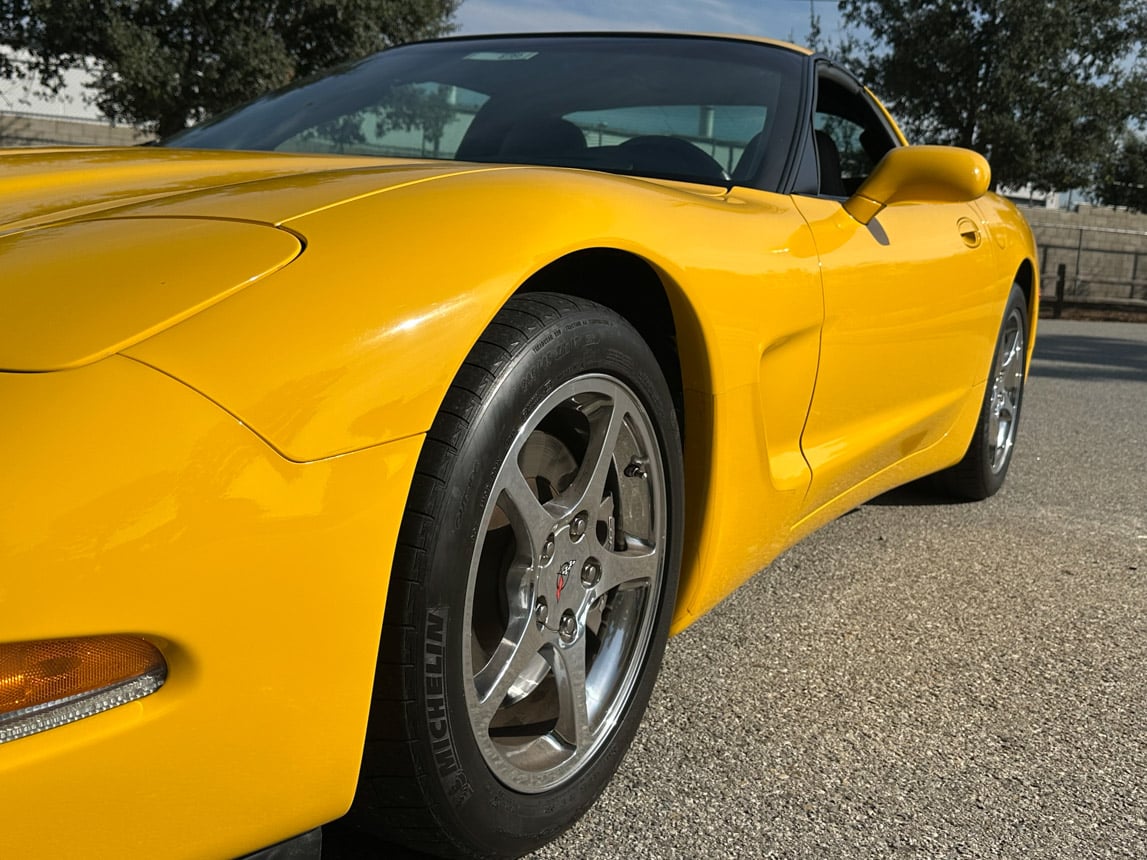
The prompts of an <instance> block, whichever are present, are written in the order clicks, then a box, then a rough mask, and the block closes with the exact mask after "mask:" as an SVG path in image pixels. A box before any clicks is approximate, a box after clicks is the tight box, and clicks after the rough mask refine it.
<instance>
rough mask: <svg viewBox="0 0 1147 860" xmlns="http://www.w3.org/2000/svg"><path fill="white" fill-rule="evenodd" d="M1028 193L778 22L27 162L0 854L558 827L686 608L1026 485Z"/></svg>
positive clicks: (457, 43) (590, 52) (11, 204)
mask: <svg viewBox="0 0 1147 860" xmlns="http://www.w3.org/2000/svg"><path fill="white" fill-rule="evenodd" d="M989 184H990V178H989V169H988V165H987V163H986V162H985V160H984V159H983V158H982V157H981V156H979V155H977V154H976V153H973V152H969V151H966V150H960V149H953V148H945V147H934V146H919V147H917V146H909V145H908V144H907V142H906V141H905V139H904V136H903V134H902V133H901V132H900V131H899V130H898V128H897V126H896V124H895V123H894V122H893V120H892V119H891V117H890V116H889V114H888V113H887V111H886V110H885V109H884V108H883V107H882V106H881V105H880V104H879V103H878V102H877V101H876V99H875V98H874V97H873V96H872V95H871V94H870V93H869V92H868V91H867V90H866V89H865V88H864V87H863V86H862V85H861V84H859V83H858V82H857V81H856V80H855V79H854V78H853V77H851V76H850V75H849V74H848V73H846V72H845V71H843V70H842V69H840V68H839V67H838V66H836V65H834V64H833V63H832V62H831V61H829V60H828V59H826V58H824V57H823V56H820V55H816V54H811V53H809V52H807V51H804V50H801V49H798V48H795V47H793V46H790V45H784V44H780V43H775V42H768V41H764V40H759V39H752V38H747V37H710V36H678V35H632V34H613V35H602V34H582V35H544V36H516V37H482V38H456V39H446V40H441V41H434V42H426V43H419V44H412V45H407V46H403V47H399V48H395V49H392V50H388V51H384V52H383V53H381V54H378V55H375V56H373V57H369V58H367V59H364V60H361V61H359V62H357V63H354V64H352V65H349V66H347V67H344V68H340V69H337V70H335V71H333V72H331V73H329V74H328V75H325V76H322V77H319V78H316V79H312V80H307V81H303V82H300V83H298V84H296V85H294V86H292V87H291V88H289V89H286V90H284V91H280V92H277V93H274V94H272V95H269V96H266V97H264V98H260V99H258V100H257V101H254V102H252V103H251V104H249V105H247V106H245V107H242V108H239V109H237V110H235V111H233V112H231V113H228V114H225V115H222V116H219V117H217V118H215V119H213V120H211V121H208V122H206V123H205V124H202V125H200V126H197V127H194V128H191V129H189V130H187V131H186V132H184V133H181V134H179V135H177V136H176V137H174V138H173V139H170V140H166V141H163V142H162V143H161V144H160V145H158V146H146V147H138V148H132V149H114V150H113V149H80V150H74V149H70V150H63V149H30V150H12V151H7V152H4V153H3V154H0V191H2V193H0V307H2V309H3V310H2V313H0V414H2V415H3V421H0V450H2V451H3V452H4V453H3V463H4V465H3V471H2V473H0V490H2V492H0V610H2V613H0V617H2V619H3V620H2V625H0V809H3V825H2V826H0V857H5V858H9V857H10V858H24V860H27V858H36V857H52V858H54V857H75V856H82V857H85V858H97V857H115V858H126V857H147V858H155V857H218V858H225V857H236V856H239V855H246V854H249V853H251V852H261V854H262V856H265V857H270V856H291V857H302V856H308V852H310V856H315V855H316V853H317V850H318V845H319V843H320V841H321V831H319V830H318V828H320V827H321V826H322V825H323V824H324V823H326V822H329V821H332V820H333V819H336V818H338V817H340V816H342V815H344V813H346V812H347V811H348V809H350V808H352V804H353V810H352V814H353V815H354V816H355V820H356V821H362V822H365V824H363V826H365V827H369V828H375V829H377V831H378V832H379V833H380V834H382V835H383V837H384V838H385V839H388V840H393V841H397V842H401V843H406V844H408V845H411V846H413V847H415V848H417V849H419V850H421V851H426V852H430V853H434V854H438V855H442V856H447V857H513V856H519V855H521V854H522V853H524V852H527V851H529V850H531V849H533V848H535V847H537V846H538V845H540V844H542V843H543V842H545V841H547V840H549V839H553V838H554V837H555V836H557V835H558V834H560V833H561V831H562V830H563V829H564V828H566V827H568V826H569V825H570V824H571V823H572V822H573V821H574V820H576V819H577V817H578V816H579V815H581V814H582V813H583V812H584V811H585V810H586V808H587V807H588V806H589V805H590V804H591V803H592V802H593V801H594V798H595V797H596V796H597V795H598V794H599V792H600V791H601V790H602V788H603V787H604V785H605V784H606V782H607V781H608V780H609V778H610V776H611V774H612V773H613V772H614V770H615V769H616V768H617V767H618V765H619V763H620V762H621V760H622V757H623V754H624V752H625V750H626V748H627V746H628V745H629V743H630V740H631V739H632V737H633V736H634V733H635V732H636V731H637V729H638V725H639V722H640V720H641V716H642V711H643V709H644V708H645V705H646V702H647V700H648V698H649V696H650V693H651V690H652V687H653V684H654V680H655V677H656V674H657V669H658V664H659V662H660V658H661V654H662V651H663V648H664V645H665V641H666V638H667V636H668V635H669V634H670V633H671V632H676V631H679V630H681V629H683V628H685V627H686V626H687V625H689V624H690V623H692V622H693V621H694V620H696V619H697V618H699V617H700V616H702V615H703V614H704V613H705V612H706V611H707V610H709V609H710V608H712V607H713V606H714V605H716V604H717V603H718V602H719V601H720V600H721V599H722V598H723V597H725V596H726V595H728V594H729V593H730V592H731V591H732V590H733V589H735V588H737V587H738V586H739V585H740V584H741V583H743V582H744V581H745V580H746V579H747V578H748V577H749V576H751V575H752V574H753V573H754V572H755V571H758V570H760V569H761V568H762V567H764V566H766V565H767V564H768V563H769V561H770V560H771V559H773V558H774V557H775V556H776V555H777V554H778V553H779V552H781V551H782V550H783V549H785V548H786V547H788V546H790V545H791V544H793V543H794V542H795V541H797V540H799V539H800V538H801V537H802V536H803V535H806V534H807V533H809V532H810V531H811V530H812V529H815V528H816V527H818V526H819V525H821V524H823V523H825V522H827V521H829V520H831V519H832V518H834V517H836V516H838V515H840V514H842V513H844V512H846V511H848V510H849V509H851V508H853V507H855V506H856V505H858V504H859V503H861V502H863V501H865V500H867V499H869V498H871V497H873V496H875V495H877V494H879V493H882V492H884V491H886V490H888V489H889V488H891V487H893V486H896V485H899V484H903V483H906V482H909V481H914V480H917V479H922V478H925V477H926V476H930V477H928V480H929V481H931V482H932V483H933V485H934V486H935V487H936V488H938V489H939V490H941V491H943V492H946V493H949V494H951V495H953V496H955V497H960V498H965V499H982V498H985V497H987V496H990V495H992V494H993V493H995V492H996V491H997V490H998V489H999V487H1000V485H1001V484H1002V482H1003V481H1004V477H1005V475H1006V473H1007V471H1008V466H1009V463H1010V461H1011V459H1012V454H1013V451H1014V447H1013V445H1014V442H1015V438H1016V428H1017V422H1018V419H1019V413H1020V405H1021V399H1022V393H1023V386H1024V380H1025V376H1026V371H1027V366H1028V361H1029V359H1030V356H1031V348H1032V342H1033V337H1034V334H1035V320H1036V317H1037V302H1038V289H1037V284H1038V277H1037V272H1036V253H1035V248H1034V246H1033V242H1032V238H1031V234H1030V232H1029V231H1028V229H1027V227H1026V225H1025V223H1024V221H1023V219H1022V218H1021V217H1020V216H1019V214H1018V213H1017V212H1016V210H1015V209H1014V208H1013V207H1012V206H1011V205H1010V204H1008V203H1007V202H1006V201H1004V200H1002V199H1001V198H999V197H997V196H995V195H993V194H992V193H990V192H989V191H988V188H989ZM681 706H682V707H685V708H688V707H689V703H688V702H683V703H682V704H681Z"/></svg>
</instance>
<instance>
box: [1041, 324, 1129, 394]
mask: <svg viewBox="0 0 1147 860" xmlns="http://www.w3.org/2000/svg"><path fill="white" fill-rule="evenodd" d="M1031 372H1032V375H1033V376H1050V377H1056V378H1059V379H1079V380H1088V379H1120V380H1126V381H1128V382H1147V342H1144V341H1139V340H1129V339H1127V338H1116V337H1094V336H1090V335H1085V334H1058V333H1057V334H1041V335H1039V336H1038V337H1037V338H1036V342H1035V360H1034V361H1033V362H1032V370H1031Z"/></svg>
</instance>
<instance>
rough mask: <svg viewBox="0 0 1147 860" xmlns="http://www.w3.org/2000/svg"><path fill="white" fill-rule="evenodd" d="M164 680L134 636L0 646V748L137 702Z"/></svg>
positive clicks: (156, 661)
mask: <svg viewBox="0 0 1147 860" xmlns="http://www.w3.org/2000/svg"><path fill="white" fill-rule="evenodd" d="M166 678H167V663H166V662H165V661H164V659H163V655H162V654H160V653H159V649H157V648H156V647H155V646H154V645H152V644H151V643H150V642H148V641H147V640H146V639H141V638H140V637H138V636H85V637H81V638H76V639H48V640H43V641H39V642H4V643H0V744H2V743H6V742H8V741H14V740H16V739H17V738H22V737H26V736H28V735H33V734H36V732H43V731H47V730H48V729H54V728H56V727H57V726H62V725H64V724H65V723H71V722H74V721H76V720H80V719H83V718H84V717H90V716H92V714H98V713H100V712H101V711H106V710H108V709H109V708H114V707H117V706H118V705H125V704H127V703H128V702H133V701H135V700H136V699H142V698H143V697H144V696H148V695H151V694H152V693H154V692H155V691H156V690H158V689H159V688H160V687H161V686H163V682H164V680H166Z"/></svg>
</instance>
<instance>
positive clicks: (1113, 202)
mask: <svg viewBox="0 0 1147 860" xmlns="http://www.w3.org/2000/svg"><path fill="white" fill-rule="evenodd" d="M1092 191H1093V193H1094V194H1095V196H1096V197H1098V198H1099V199H1100V200H1102V201H1103V202H1104V203H1106V204H1107V205H1109V206H1126V207H1127V208H1128V209H1133V210H1134V211H1136V212H1147V139H1144V137H1143V136H1142V135H1140V134H1136V133H1135V132H1132V131H1128V132H1126V133H1125V134H1124V135H1123V138H1122V140H1120V141H1119V145H1118V146H1117V147H1116V148H1115V150H1114V151H1113V152H1112V153H1111V157H1110V158H1108V159H1106V160H1105V161H1104V162H1103V164H1101V165H1100V167H1099V170H1098V171H1097V174H1096V179H1095V185H1094V187H1093V188H1092Z"/></svg>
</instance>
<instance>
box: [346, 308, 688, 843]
mask: <svg viewBox="0 0 1147 860" xmlns="http://www.w3.org/2000/svg"><path fill="white" fill-rule="evenodd" d="M681 491H682V466H681V442H680V438H679V434H678V430H677V425H676V420H675V414H674V410H673V403H672V400H671V398H670V394H669V391H668V388H667V386H666V384H665V381H664V379H663V378H662V375H661V373H660V370H659V367H658V365H657V362H656V360H655V359H654V357H653V355H652V354H651V353H650V351H649V349H648V347H647V346H646V345H645V343H644V341H643V340H642V339H641V337H640V336H639V335H638V334H637V333H636V332H635V331H634V330H633V329H632V328H631V327H630V326H629V325H628V324H627V323H626V322H625V321H624V320H622V319H621V318H620V317H618V316H617V315H615V314H614V313H612V312H611V311H609V310H607V309H606V308H603V307H601V306H600V305H596V304H593V303H591V302H588V301H583V300H577V299H572V298H568V297H564V296H559V295H554V294H534V295H529V296H524V297H519V298H515V299H512V300H511V301H510V302H509V303H508V304H507V306H506V307H505V308H504V309H503V310H502V311H501V312H500V313H499V314H498V316H497V317H496V318H495V319H494V321H493V323H492V324H491V325H490V326H489V328H488V329H487V331H486V332H485V334H484V335H483V337H482V339H481V340H480V341H479V342H478V344H477V345H476V346H475V347H474V349H473V350H472V351H471V353H470V356H469V357H468V359H467V362H466V364H465V365H464V366H463V368H462V370H461V371H460V372H459V374H458V377H457V378H456V379H455V381H454V384H453V386H452V387H451V389H450V392H449V394H448V395H447V397H446V400H445V402H444V404H443V406H442V410H441V412H440V413H439V415H438V417H437V419H436V420H435V422H434V426H433V428H432V429H431V431H430V433H429V435H428V437H427V440H426V443H425V447H424V450H423V453H422V456H421V458H420V460H419V466H418V470H417V475H416V479H415V482H414V485H413V487H412V490H411V494H410V499H409V502H408V506H407V511H406V514H405V517H404V519H403V524H402V529H401V531H400V537H399V543H400V546H399V549H398V552H397V556H396V561H395V567H394V571H393V573H392V578H391V586H390V597H389V598H388V603H387V609H386V617H385V623H384V631H383V646H382V650H381V652H380V657H379V672H378V677H377V679H376V684H375V697H374V704H373V705H372V715H371V725H370V728H369V731H368V744H367V751H366V755H365V757H364V766H363V777H362V779H361V780H360V789H359V797H358V798H357V799H356V805H358V806H360V807H361V806H363V805H366V806H369V807H372V810H371V811H372V813H373V815H374V817H375V819H376V820H377V821H378V822H379V823H380V824H381V825H382V827H383V829H384V831H385V832H386V834H387V835H388V836H389V837H390V838H394V839H397V840H398V841H402V842H405V843H406V844H408V845H410V846H411V847H415V848H418V849H420V850H423V851H431V852H433V853H436V854H440V855H442V856H448V857H516V856H519V855H521V854H523V853H525V852H526V851H529V850H531V849H533V848H536V847H537V846H539V845H541V844H542V843H544V842H546V841H548V840H549V839H552V838H553V837H554V836H556V835H557V834H558V833H560V832H561V831H562V830H564V829H565V828H566V827H568V826H569V825H570V824H571V823H573V821H575V820H576V819H577V818H578V817H579V816H580V815H581V814H582V813H583V812H584V811H585V810H586V809H587V808H588V807H589V805H590V804H591V803H592V802H593V800H594V799H595V798H596V797H597V795H598V794H599V793H600V792H601V790H602V789H603V788H604V786H605V784H606V782H607V781H608V780H609V778H610V776H611V775H612V774H613V772H614V770H615V769H616V767H617V765H618V763H619V761H620V759H621V757H622V755H623V753H624V752H625V750H626V748H627V747H628V746H629V743H630V741H631V739H632V737H633V735H634V733H635V731H636V728H637V725H638V723H639V721H640V719H641V715H642V712H643V711H644V709H645V705H646V702H647V700H648V698H649V695H650V692H651V690H652V687H653V682H654V679H655V676H656V673H657V667H658V665H659V663H660V658H661V654H662V651H663V649H664V645H665V640H666V637H667V633H668V625H669V620H670V614H671V612H672V608H673V601H674V597H675V594H676V585H677V573H678V567H679V564H680V546H681V537H680V536H681Z"/></svg>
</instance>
